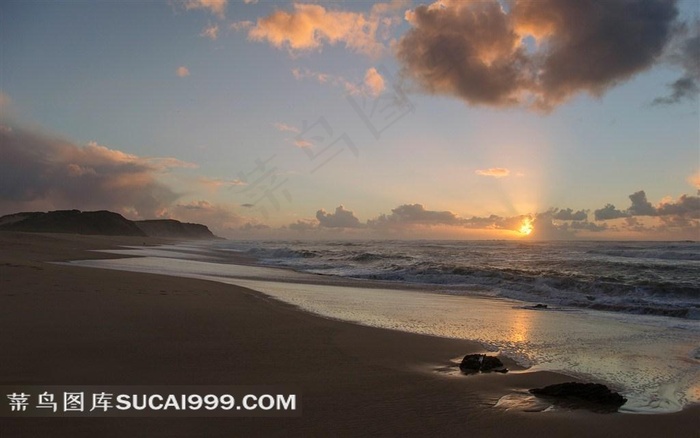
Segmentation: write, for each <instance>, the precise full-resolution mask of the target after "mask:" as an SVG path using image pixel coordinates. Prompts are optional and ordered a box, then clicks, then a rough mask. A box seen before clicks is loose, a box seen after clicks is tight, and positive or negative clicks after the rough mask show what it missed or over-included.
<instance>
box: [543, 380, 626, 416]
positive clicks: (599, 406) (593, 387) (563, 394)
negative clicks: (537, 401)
mask: <svg viewBox="0 0 700 438" xmlns="http://www.w3.org/2000/svg"><path fill="white" fill-rule="evenodd" d="M530 393H531V394H534V395H536V396H538V397H542V398H546V399H548V400H550V401H552V402H553V403H554V404H555V405H559V406H563V407H567V408H571V409H581V408H583V409H589V410H592V411H595V412H617V410H618V408H619V407H620V406H622V405H624V404H625V403H626V402H627V399H626V398H624V397H623V396H621V395H620V394H618V393H617V392H613V391H611V390H610V389H609V388H608V387H607V386H605V385H601V384H599V383H579V382H566V383H558V384H556V385H549V386H545V387H544V388H535V389H531V390H530Z"/></svg>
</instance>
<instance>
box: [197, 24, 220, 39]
mask: <svg viewBox="0 0 700 438" xmlns="http://www.w3.org/2000/svg"><path fill="white" fill-rule="evenodd" d="M199 36H202V37H206V38H209V39H210V40H212V41H216V39H217V38H218V37H219V25H218V24H209V25H207V27H205V28H204V29H203V30H202V33H200V34H199Z"/></svg>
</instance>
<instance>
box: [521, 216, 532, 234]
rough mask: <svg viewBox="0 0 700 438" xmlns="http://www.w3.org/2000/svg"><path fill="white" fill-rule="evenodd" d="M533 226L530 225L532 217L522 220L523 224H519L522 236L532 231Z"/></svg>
mask: <svg viewBox="0 0 700 438" xmlns="http://www.w3.org/2000/svg"><path fill="white" fill-rule="evenodd" d="M533 229H534V228H533V227H532V219H530V218H527V219H525V220H524V221H523V224H522V225H521V226H520V230H518V231H520V234H522V235H524V236H528V235H529V234H530V233H532V230H533Z"/></svg>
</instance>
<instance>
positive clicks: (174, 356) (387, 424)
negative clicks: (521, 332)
mask: <svg viewBox="0 0 700 438" xmlns="http://www.w3.org/2000/svg"><path fill="white" fill-rule="evenodd" d="M167 242H168V241H167V240H165V239H157V238H153V237H141V236H133V237H128V236H123V237H122V236H120V237H105V236H75V235H68V234H31V233H21V232H2V233H0V284H1V285H2V286H1V287H0V345H1V346H2V349H3V351H2V356H1V357H2V360H0V386H2V385H272V386H280V387H293V388H297V389H298V391H299V396H300V398H301V404H302V413H301V415H300V416H299V417H296V418H168V419H165V418H81V419H77V418H71V419H67V418H0V436H2V437H14V436H115V437H117V436H119V437H122V436H168V437H173V436H290V435H291V436H328V435H332V436H400V435H403V436H425V435H436V436H447V435H448V434H450V435H451V434H477V435H479V436H482V437H489V436H494V437H495V436H499V437H507V436H518V437H528V436H570V437H576V436H581V437H588V436H614V435H625V436H635V437H658V436H677V437H686V436H687V437H691V436H697V430H698V422H697V418H699V414H700V409H699V408H698V407H697V406H693V407H691V408H688V409H685V410H684V411H682V412H678V413H674V414H662V415H630V414H607V415H604V414H596V413H593V412H588V411H582V410H579V411H559V412H540V413H534V412H521V411H517V410H505V409H503V408H500V407H494V405H495V404H496V403H497V402H498V400H499V399H500V398H501V397H503V396H506V395H508V394H512V393H514V392H519V391H520V392H522V391H526V390H527V389H529V388H535V387H541V386H545V385H548V384H553V383H559V382H565V381H570V380H572V379H571V378H570V377H567V376H563V375H559V374H555V373H549V372H516V373H509V374H505V375H502V374H484V375H474V376H465V375H460V374H459V373H445V372H440V371H439V370H440V369H445V368H446V367H447V368H449V367H450V366H452V365H453V362H452V361H453V360H454V359H455V358H458V357H460V356H462V355H464V354H467V353H475V352H483V347H482V346H481V345H479V344H477V343H474V342H469V341H462V340H454V339H445V338H439V337H432V336H425V335H417V334H409V333H403V332H398V331H392V330H386V329H378V328H371V327H364V326H359V325H355V324H350V323H344V322H339V321H334V320H329V319H324V318H321V317H319V316H315V315H313V314H310V313H306V312H303V311H300V310H299V309H297V308H295V307H293V306H290V305H288V304H284V303H281V302H279V301H276V300H273V299H271V298H269V297H267V296H265V295H263V294H261V293H259V292H256V291H253V290H250V289H245V288H242V287H237V286H232V285H227V284H222V283H217V282H211V281H205V280H196V279H183V278H174V277H168V276H162V275H155V274H145V273H134V272H121V271H111V270H103V269H92V268H85V267H79V266H70V265H59V264H53V263H50V262H59V261H69V260H77V259H80V260H85V259H98V258H114V257H116V256H115V255H113V254H106V253H99V252H92V251H89V250H95V249H115V248H117V247H119V246H120V245H158V244H163V243H167ZM507 366H508V367H510V368H513V367H516V366H515V364H513V363H512V362H508V363H507Z"/></svg>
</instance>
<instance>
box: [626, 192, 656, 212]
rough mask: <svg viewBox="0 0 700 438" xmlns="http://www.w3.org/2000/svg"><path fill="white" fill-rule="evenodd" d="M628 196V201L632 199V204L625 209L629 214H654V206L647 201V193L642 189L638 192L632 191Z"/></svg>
mask: <svg viewBox="0 0 700 438" xmlns="http://www.w3.org/2000/svg"><path fill="white" fill-rule="evenodd" d="M629 198H630V201H632V205H631V206H630V208H629V209H628V210H627V213H628V214H629V215H630V216H655V215H656V209H655V208H654V206H653V205H651V202H649V201H647V194H646V193H644V190H640V191H638V192H635V193H632V194H631V195H630V196H629Z"/></svg>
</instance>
